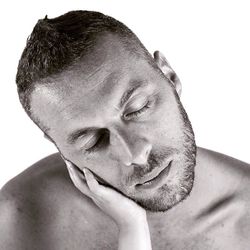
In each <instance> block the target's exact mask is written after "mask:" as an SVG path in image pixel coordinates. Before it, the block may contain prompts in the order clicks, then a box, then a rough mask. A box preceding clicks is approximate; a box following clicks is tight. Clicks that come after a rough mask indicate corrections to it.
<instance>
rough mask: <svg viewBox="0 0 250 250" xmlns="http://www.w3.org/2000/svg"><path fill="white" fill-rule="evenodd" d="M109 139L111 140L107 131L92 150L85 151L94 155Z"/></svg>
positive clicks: (101, 134)
mask: <svg viewBox="0 0 250 250" xmlns="http://www.w3.org/2000/svg"><path fill="white" fill-rule="evenodd" d="M108 138H109V135H108V132H107V131H103V132H101V133H100V136H99V138H98V139H97V141H96V143H95V144H94V145H93V146H92V147H91V148H88V149H85V152H87V153H92V152H94V151H95V150H97V149H99V148H100V147H101V146H102V144H103V143H105V142H107V139H108Z"/></svg>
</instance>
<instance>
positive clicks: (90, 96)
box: [31, 36, 196, 211]
mask: <svg viewBox="0 0 250 250" xmlns="http://www.w3.org/2000/svg"><path fill="white" fill-rule="evenodd" d="M31 107H32V112H34V114H35V115H36V116H37V117H38V118H39V120H40V121H41V122H42V123H43V124H44V125H45V126H46V127H48V128H50V130H49V135H50V137H51V138H52V139H53V140H54V142H55V143H56V146H57V147H58V149H59V150H60V152H61V154H62V155H64V157H65V158H66V159H68V160H70V161H71V162H73V163H74V164H75V165H77V166H78V167H79V168H81V169H83V168H84V167H87V168H89V169H90V170H91V171H92V172H93V173H94V174H95V175H96V177H97V178H98V179H99V180H100V181H101V182H104V183H105V184H108V185H110V186H112V187H113V188H114V189H116V190H117V191H119V192H121V193H123V194H124V195H125V196H127V197H129V198H130V199H133V200H134V201H136V202H137V203H138V204H140V205H141V206H143V207H144V208H145V209H147V210H151V211H165V210H167V209H169V208H171V207H172V206H174V205H175V204H177V203H178V202H180V201H181V200H183V199H184V198H185V197H186V196H187V195H188V194H189V192H190V191H191V189H192V184H193V178H194V166H195V155H196V147H195V142H194V136H193V132H192V128H191V125H190V122H189V120H188V117H187V115H186V113H185V111H184V109H183V107H182V105H181V103H180V101H179V98H178V95H177V93H176V91H175V89H174V88H173V86H172V84H171V82H170V81H169V80H168V79H167V78H166V77H164V75H163V74H160V72H159V71H158V70H156V69H155V68H154V67H152V66H151V65H150V64H149V62H148V61H147V60H145V59H144V58H143V57H142V56H138V55H137V56H136V55H134V54H132V53H129V52H128V51H127V50H126V49H125V48H124V46H123V45H122V43H121V42H120V41H119V39H118V38H116V37H113V36H106V37H105V38H103V39H102V43H99V44H97V46H96V48H95V49H94V51H93V52H92V53H91V54H90V55H88V56H87V57H86V58H84V60H83V61H82V62H80V63H78V65H75V66H74V67H72V68H71V69H70V70H68V71H67V72H64V73H62V74H60V75H58V76H57V78H54V79H53V80H48V82H47V84H46V85H43V86H40V87H37V88H36V89H35V90H34V91H33V93H32V96H31Z"/></svg>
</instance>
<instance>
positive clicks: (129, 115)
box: [123, 101, 152, 120]
mask: <svg viewBox="0 0 250 250" xmlns="http://www.w3.org/2000/svg"><path fill="white" fill-rule="evenodd" d="M151 104H152V101H148V102H147V103H146V104H145V105H144V106H143V107H142V108H141V109H139V110H136V111H134V112H131V113H128V114H124V115H123V117H124V118H125V120H127V119H131V118H136V117H138V116H140V115H141V114H142V113H144V112H145V111H147V109H149V108H150V107H151Z"/></svg>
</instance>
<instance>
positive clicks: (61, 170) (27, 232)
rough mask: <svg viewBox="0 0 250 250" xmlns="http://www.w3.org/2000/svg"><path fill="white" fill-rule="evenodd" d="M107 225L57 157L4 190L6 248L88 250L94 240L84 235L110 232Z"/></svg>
mask: <svg viewBox="0 0 250 250" xmlns="http://www.w3.org/2000/svg"><path fill="white" fill-rule="evenodd" d="M95 218H96V220H95ZM105 220H106V218H105V217H104V216H103V215H102V214H101V213H100V211H98V210H97V208H95V207H94V206H93V203H92V202H91V201H90V199H88V198H87V197H84V196H83V195H82V194H81V193H80V192H79V191H78V190H77V189H76V188H75V187H74V186H73V184H72V182H71V180H70V178H69V176H68V173H67V169H66V167H65V164H64V162H63V160H62V159H61V158H60V156H59V154H53V155H50V156H48V157H46V158H44V159H42V160H40V161H39V162H37V163H35V164H34V165H32V166H31V167H29V168H28V169H27V170H25V171H24V172H23V173H21V174H20V175H18V176H16V177H15V178H13V179H12V180H10V181H9V182H8V183H7V184H6V185H5V186H4V187H3V188H2V190H1V192H0V249H6V250H11V249H83V248H84V246H85V249H88V247H86V246H89V245H90V244H91V242H94V241H93V239H92V241H91V242H89V243H88V240H87V237H84V236H86V235H88V234H89V235H91V234H93V232H95V229H96V228H98V227H99V226H100V229H101V230H104V228H103V227H104V225H105V223H104V225H99V224H101V222H105ZM106 225H107V224H106ZM106 231H107V230H106ZM96 233H97V232H95V234H93V235H96ZM69 238H70V239H71V240H70V241H69V240H68V239H69ZM85 238H86V239H85ZM88 238H89V240H90V239H91V236H89V237H88ZM72 244H74V246H72Z"/></svg>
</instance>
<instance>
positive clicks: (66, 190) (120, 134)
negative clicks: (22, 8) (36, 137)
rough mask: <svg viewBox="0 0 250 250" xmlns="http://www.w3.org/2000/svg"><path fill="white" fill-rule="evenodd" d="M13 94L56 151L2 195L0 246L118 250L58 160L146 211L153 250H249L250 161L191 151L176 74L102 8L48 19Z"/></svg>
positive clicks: (102, 218)
mask: <svg viewBox="0 0 250 250" xmlns="http://www.w3.org/2000/svg"><path fill="white" fill-rule="evenodd" d="M17 86H18V93H19V97H20V101H21V103H22V105H23V107H24V109H25V110H26V112H27V114H28V115H29V116H30V118H31V119H32V120H33V121H34V122H35V123H36V124H37V125H38V126H39V127H40V128H41V129H42V130H43V131H44V133H45V136H46V137H47V138H48V139H49V140H51V141H52V142H53V143H54V144H55V145H56V147H57V148H58V150H59V152H60V153H59V154H54V155H51V156H48V157H47V158H45V159H43V160H41V161H39V162H38V163H36V164H34V165H33V166H32V167H30V168H29V169H27V170H26V171H25V172H23V173H22V174H21V175H19V176H17V177H16V178H15V179H13V180H12V181H10V182H9V183H8V184H6V185H5V187H4V188H3V189H2V191H1V206H0V214H1V215H0V218H1V219H0V221H1V235H0V248H1V249H7V250H9V249H117V239H118V233H117V227H116V225H115V224H114V222H113V221H112V220H111V219H110V217H109V216H107V215H106V214H105V213H104V212H103V211H102V210H101V209H99V207H98V206H97V205H96V204H95V203H94V202H93V201H92V200H91V199H89V197H88V196H86V195H84V194H82V193H81V192H79V190H77V189H76V188H75V187H74V185H73V184H72V182H71V180H70V178H69V175H68V172H67V169H66V166H65V161H66V163H70V164H73V165H74V166H77V167H76V169H79V171H80V172H81V170H83V169H84V168H88V169H89V170H91V172H92V173H93V174H94V175H95V177H96V179H97V180H98V181H99V182H100V183H101V184H103V185H105V186H107V187H109V188H111V189H113V190H115V191H116V192H118V193H120V194H121V195H122V196H124V197H126V198H129V199H131V200H132V201H134V202H136V203H137V204H138V205H139V206H141V207H142V208H144V209H145V210H146V211H147V221H148V225H149V230H150V236H151V242H152V247H153V249H249V244H250V234H249V232H250V212H249V211H250V192H249V191H250V185H249V184H250V179H249V178H250V168H249V165H248V164H246V163H243V162H240V161H238V160H236V159H233V158H230V157H228V156H225V155H222V154H219V153H215V152H212V151H209V150H206V149H202V148H196V145H195V140H194V134H193V131H192V127H191V124H190V122H189V119H188V116H187V114H186V112H185V110H184V108H183V106H182V104H181V102H180V99H179V97H180V93H181V84H180V81H179V79H178V77H177V75H176V74H175V72H174V71H173V70H172V68H171V67H170V65H169V63H168V62H167V60H166V59H165V58H164V56H163V55H162V54H161V53H160V52H155V53H154V57H152V56H151V55H150V54H149V52H148V51H147V50H146V49H145V48H144V46H143V45H142V44H141V43H140V41H139V40H138V38H137V37H136V36H135V35H134V34H133V33H132V32H131V31H130V30H129V29H128V28H127V27H126V26H124V25H123V24H121V23H120V22H118V21H117V20H114V19H113V18H111V17H108V16H105V15H103V14H101V13H97V12H87V11H73V12H69V13H67V14H65V15H62V16H59V17H57V18H54V19H48V18H47V17H45V19H43V20H40V21H39V22H38V23H37V24H36V26H35V28H34V30H33V32H32V34H31V36H30V37H29V39H28V42H27V45H26V48H25V50H24V52H23V54H22V57H21V59H20V62H19V67H18V73H17ZM119 205H120V204H117V206H119Z"/></svg>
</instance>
